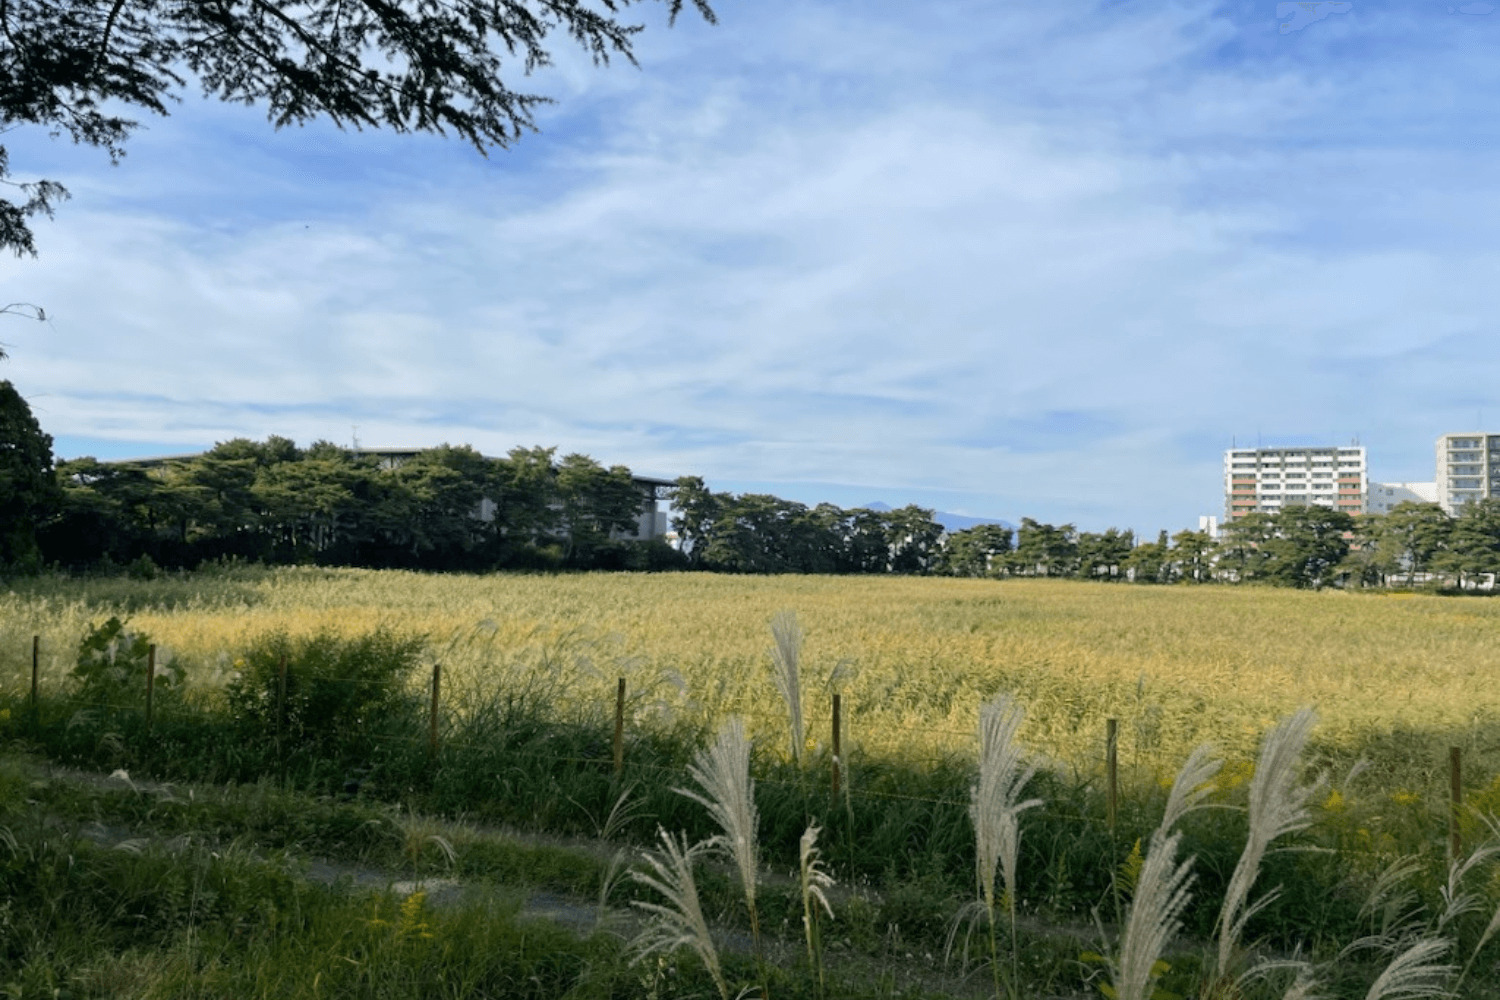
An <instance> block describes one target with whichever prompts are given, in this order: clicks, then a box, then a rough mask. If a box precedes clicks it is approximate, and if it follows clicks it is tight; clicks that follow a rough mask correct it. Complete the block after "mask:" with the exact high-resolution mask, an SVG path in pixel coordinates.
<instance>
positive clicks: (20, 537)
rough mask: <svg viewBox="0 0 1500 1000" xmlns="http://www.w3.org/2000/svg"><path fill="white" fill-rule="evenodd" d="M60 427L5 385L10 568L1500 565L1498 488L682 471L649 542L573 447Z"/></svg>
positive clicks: (823, 569)
mask: <svg viewBox="0 0 1500 1000" xmlns="http://www.w3.org/2000/svg"><path fill="white" fill-rule="evenodd" d="M51 448H52V439H51V438H50V437H49V436H48V435H47V434H45V433H43V432H42V430H41V427H40V426H39V425H38V424H37V422H36V419H35V418H34V417H33V415H32V414H31V411H30V408H29V407H28V406H27V405H26V403H25V400H24V399H22V398H21V396H20V395H19V394H18V393H17V392H16V391H15V389H14V388H13V387H12V386H11V384H10V383H9V382H4V381H0V570H5V571H7V572H17V571H26V570H35V569H39V568H41V567H44V566H57V567H60V568H64V569H73V570H78V569H87V568H94V567H100V566H103V567H108V566H111V565H114V566H136V567H139V568H141V569H143V570H145V571H150V569H151V568H152V567H184V568H191V567H194V566H197V565H198V564H200V563H202V562H204V561H205V560H214V559H226V558H237V559H244V560H247V561H258V562H265V563H273V564H279V563H316V564H322V565H342V566H368V567H407V568H418V569H432V570H467V571H483V570H491V569H505V568H537V569H569V568H575V569H673V568H688V569H703V570H713V571H718V572H727V573H897V574H927V575H948V576H968V577H1069V578H1077V579H1086V580H1101V581H1120V582H1127V581H1128V582H1134V583H1160V584H1165V583H1177V582H1187V583H1265V584H1274V585H1282V586H1291V587H1304V588H1319V587H1325V586H1388V585H1392V584H1407V585H1409V584H1436V585H1439V586H1443V585H1452V586H1458V587H1463V586H1465V585H1473V584H1475V583H1477V582H1480V581H1485V582H1486V583H1487V582H1488V581H1487V580H1486V578H1487V577H1488V576H1489V575H1490V574H1500V499H1493V500H1482V501H1479V502H1477V503H1471V504H1468V505H1466V506H1465V507H1463V508H1462V509H1461V510H1460V512H1459V513H1458V514H1457V515H1454V516H1450V515H1448V514H1447V513H1445V512H1444V511H1443V509H1442V508H1441V507H1439V506H1438V505H1437V504H1421V503H1405V504H1402V505H1400V506H1399V507H1397V508H1395V510H1393V511H1391V512H1390V513H1389V514H1384V515H1359V516H1351V515H1349V514H1347V513H1345V512H1343V511H1337V510H1330V509H1328V508H1324V507H1318V506H1305V507H1289V508H1287V509H1285V510H1282V511H1280V512H1278V513H1254V514H1250V515H1247V516H1245V517H1242V518H1239V519H1237V520H1234V521H1231V522H1229V523H1228V524H1226V525H1225V526H1224V529H1223V531H1222V532H1221V534H1220V536H1219V537H1218V538H1214V537H1211V536H1210V535H1209V534H1208V533H1207V532H1202V531H1180V532H1178V533H1177V534H1175V535H1172V536H1170V537H1169V536H1168V533H1167V532H1165V531H1162V532H1161V533H1160V534H1159V535H1158V536H1157V538H1156V540H1155V541H1152V542H1139V543H1138V541H1137V539H1136V537H1135V535H1134V534H1133V532H1131V531H1129V530H1120V529H1115V528H1110V529H1107V530H1105V531H1102V532H1090V531H1079V530H1077V529H1076V528H1075V526H1073V525H1071V524H1063V525H1052V524H1046V523H1042V522H1039V521H1035V520H1033V519H1031V518H1022V519H1021V524H1020V527H1019V528H1017V529H1015V530H1012V529H1011V528H1009V527H1006V526H1004V525H999V524H983V525H978V526H976V527H973V528H968V529H965V530H962V531H953V532H948V531H945V530H944V528H943V527H942V525H941V524H939V523H938V522H937V521H935V520H934V518H933V511H931V510H929V509H927V508H924V507H919V506H915V505H908V506H906V507H902V508H900V509H898V510H871V509H866V508H853V509H845V508H841V507H838V506H835V505H834V504H827V503H824V504H818V505H816V506H811V507H809V506H807V505H806V504H801V503H797V502H795V501H790V500H783V499H782V498H780V497H776V496H772V495H769V494H761V493H744V494H734V493H726V492H715V491H713V490H710V489H709V488H708V486H707V485H706V484H705V483H704V481H703V479H701V478H700V477H697V476H684V477H682V478H680V479H678V480H676V482H675V484H674V485H673V486H672V487H671V488H670V489H669V490H667V491H665V492H666V496H665V497H664V498H663V499H668V500H670V502H671V504H672V506H673V507H674V508H675V509H676V515H675V516H674V518H673V520H672V527H673V529H674V530H675V531H676V533H677V544H676V546H675V547H672V546H669V545H667V544H666V543H665V542H663V541H661V540H660V539H650V538H642V537H636V536H635V534H634V533H635V531H636V529H637V526H638V524H639V518H640V516H641V513H642V509H643V505H644V502H645V500H646V499H647V497H646V494H645V492H644V487H643V486H642V485H641V484H640V483H638V482H636V481H635V480H634V478H633V477H632V475H631V472H630V470H629V469H628V468H626V467H625V466H623V465H613V466H609V467H605V466H603V465H601V464H599V463H598V462H596V461H594V459H592V458H590V457H588V456H586V455H579V454H571V455H565V456H562V457H561V458H559V457H558V456H557V450H556V449H555V448H541V447H534V448H515V449H512V450H511V451H510V452H509V453H508V454H507V455H506V456H505V457H503V458H488V457H486V456H483V455H481V454H479V453H478V452H477V451H475V450H474V449H472V448H469V447H466V446H465V447H454V446H449V445H443V446H441V447H438V448H432V449H428V450H426V451H422V452H419V453H417V454H415V455H412V456H410V457H407V458H404V459H403V460H401V461H399V462H388V461H383V460H382V459H381V458H380V457H379V456H376V455H371V454H366V453H361V452H356V451H352V450H350V449H346V448H342V447H340V446H338V445H335V444H330V443H328V442H326V441H322V442H317V443H315V444H313V445H311V446H309V447H307V448H299V447H298V446H297V445H296V444H295V443H294V442H292V441H290V440H288V439H286V438H281V437H270V438H267V439H266V440H265V441H263V442H256V441H251V440H247V439H243V438H238V439H235V440H232V441H226V442H222V443H220V444H217V445H215V446H214V447H213V448H212V449H210V450H209V451H207V452H204V453H203V454H201V455H196V456H192V457H187V458H182V459H175V460H169V461H164V462H160V463H153V464H151V465H149V466H148V465H142V464H138V463H115V462H100V461H97V460H95V459H93V458H80V459H75V460H71V461H63V462H57V463H55V464H54V461H53V457H52V450H51Z"/></svg>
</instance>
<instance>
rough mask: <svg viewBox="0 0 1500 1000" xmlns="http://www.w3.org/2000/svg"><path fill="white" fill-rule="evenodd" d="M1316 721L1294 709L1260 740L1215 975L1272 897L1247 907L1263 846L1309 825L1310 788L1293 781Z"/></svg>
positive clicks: (1222, 912) (1309, 712)
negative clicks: (1245, 833)
mask: <svg viewBox="0 0 1500 1000" xmlns="http://www.w3.org/2000/svg"><path fill="white" fill-rule="evenodd" d="M1316 722H1317V715H1316V714H1315V713H1314V712H1313V710H1312V709H1310V708H1301V709H1298V710H1297V712H1296V713H1295V714H1294V715H1292V716H1291V718H1289V719H1286V720H1285V721H1283V722H1282V723H1280V724H1279V725H1277V726H1276V728H1274V729H1272V730H1271V731H1270V732H1269V733H1267V734H1266V737H1265V739H1264V740H1263V741H1262V743H1261V748H1260V757H1259V758H1258V759H1257V760H1256V762H1255V776H1254V777H1253V778H1252V779H1251V780H1250V821H1249V834H1248V836H1247V837H1246V839H1245V849H1244V851H1243V852H1241V854H1240V860H1239V863H1238V864H1236V865H1235V867H1234V874H1233V875H1231V876H1230V878H1229V887H1228V888H1227V889H1226V890H1225V893H1224V906H1223V908H1222V909H1221V910H1220V911H1219V922H1218V927H1219V951H1218V974H1219V975H1220V976H1225V975H1227V974H1228V971H1229V963H1230V959H1231V958H1233V956H1234V949H1235V947H1236V946H1237V945H1238V944H1239V941H1240V937H1241V935H1242V934H1243V933H1244V930H1245V925H1246V924H1247V923H1248V922H1249V920H1250V918H1251V917H1253V916H1254V915H1255V914H1256V913H1258V912H1259V911H1260V910H1261V908H1262V907H1264V906H1266V905H1267V904H1268V903H1270V902H1271V901H1272V900H1274V899H1275V898H1276V895H1277V890H1274V889H1273V890H1272V891H1271V892H1269V893H1267V894H1266V895H1264V896H1262V897H1261V898H1260V899H1259V900H1258V901H1257V902H1256V903H1254V904H1253V905H1247V904H1248V900H1249V898H1250V887H1251V886H1253V885H1254V884H1255V877H1256V875H1258V874H1259V873H1260V864H1261V861H1262V860H1263V859H1264V858H1265V856H1266V850H1267V848H1269V847H1270V845H1271V842H1272V841H1273V840H1275V839H1276V838H1278V837H1281V836H1284V835H1286V834H1289V833H1295V832H1297V831H1298V830H1304V829H1306V828H1307V827H1308V826H1309V825H1310V824H1311V823H1312V816H1311V813H1310V812H1309V811H1308V808H1307V803H1308V799H1309V798H1310V797H1311V796H1312V792H1313V787H1312V786H1308V785H1299V784H1298V783H1297V766H1298V763H1299V761H1300V758H1301V756H1302V750H1303V748H1304V747H1305V746H1306V745H1307V737H1308V734H1309V733H1311V732H1312V727H1313V725H1314V724H1315V723H1316Z"/></svg>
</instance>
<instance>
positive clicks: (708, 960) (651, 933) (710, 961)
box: [630, 829, 729, 1000]
mask: <svg viewBox="0 0 1500 1000" xmlns="http://www.w3.org/2000/svg"><path fill="white" fill-rule="evenodd" d="M657 836H658V838H659V839H660V842H661V848H660V850H658V851H647V852H645V853H644V854H643V855H642V856H643V857H644V859H645V861H646V864H648V865H650V866H651V870H650V871H649V872H643V871H640V870H639V869H633V870H632V871H631V872H630V877H631V879H632V880H634V881H635V882H638V883H640V884H641V885H644V886H645V887H646V888H648V889H650V890H652V891H653V892H655V893H657V894H658V895H660V896H661V897H662V898H663V899H665V900H666V903H653V902H650V901H648V900H639V899H638V900H633V901H632V903H631V905H633V906H635V907H636V908H637V909H639V910H640V911H642V912H643V913H645V914H647V915H648V916H649V917H650V918H651V919H650V920H649V921H648V922H647V923H646V926H645V927H643V928H642V929H641V932H640V934H638V935H637V936H636V938H635V940H634V942H633V945H632V947H633V949H634V951H635V961H637V962H638V961H640V960H641V959H644V958H646V957H648V956H650V955H656V954H661V955H669V954H671V953H672V952H675V951H677V950H678V949H679V948H689V949H691V950H692V951H693V953H694V954H696V955H697V956H698V958H699V960H700V961H701V962H702V963H703V967H704V968H705V969H707V970H708V974H709V975H710V976H712V977H713V980H714V985H715V986H717V987H718V989H719V997H720V1000H729V984H728V983H727V982H725V980H724V969H723V966H722V965H721V964H720V962H719V950H718V948H717V947H715V945H714V939H713V935H712V934H710V933H709V929H708V920H707V919H706V918H705V917H704V915H703V904H702V903H701V902H700V900H699V898H698V883H697V881H696V880H695V879H694V877H693V865H694V864H695V863H696V861H697V859H698V857H699V855H701V854H703V853H704V852H705V851H707V850H708V849H709V843H708V842H706V841H705V842H703V843H699V844H693V845H692V846H689V845H688V842H687V837H686V835H684V836H682V837H681V839H680V840H679V838H677V837H673V836H672V835H671V834H670V833H668V832H667V831H665V830H662V829H658V830H657Z"/></svg>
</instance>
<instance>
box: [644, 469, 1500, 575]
mask: <svg viewBox="0 0 1500 1000" xmlns="http://www.w3.org/2000/svg"><path fill="white" fill-rule="evenodd" d="M673 495H674V504H675V506H676V507H677V508H678V510H679V512H680V513H679V516H678V517H677V519H676V520H675V521H674V524H675V525H676V526H677V530H678V533H679V536H680V539H681V545H682V548H683V550H684V552H685V554H686V557H687V562H688V564H689V565H691V566H695V567H698V568H701V569H710V570H718V571H722V572H745V573H927V574H943V575H950V576H972V577H979V576H987V577H1065V578H1074V579H1085V580H1100V581H1117V582H1133V583H1157V584H1166V583H1181V582H1185V583H1262V584H1272V585H1280V586H1289V587H1300V588H1310V589H1317V588H1321V587H1326V586H1356V587H1358V586H1366V587H1368V586H1390V585H1410V584H1436V585H1439V586H1444V585H1452V586H1457V587H1463V586H1465V585H1474V584H1478V583H1480V582H1482V581H1484V580H1485V578H1486V577H1487V576H1488V575H1490V574H1497V575H1500V499H1493V500H1481V501H1479V502H1477V503H1471V504H1468V505H1466V506H1465V507H1463V508H1462V509H1461V510H1460V512H1459V513H1458V514H1457V515H1456V516H1450V515H1448V514H1447V513H1445V512H1444V510H1443V509H1442V507H1440V506H1438V505H1437V504H1432V503H1404V504H1401V505H1400V506H1398V507H1396V508H1395V509H1394V510H1392V511H1391V512H1390V513H1389V514H1382V515H1373V514H1371V515H1357V516H1356V515H1350V514H1348V513H1346V512H1344V511H1338V510H1331V509H1329V508H1326V507H1320V506H1315V505H1309V506H1297V507H1288V508H1286V509H1285V510H1282V511H1280V512H1276V513H1264V512H1257V513H1253V514H1249V515H1247V516H1245V517H1242V518H1239V519H1237V520H1234V521H1231V522H1229V523H1228V524H1226V525H1224V528H1223V530H1222V532H1220V534H1219V537H1217V538H1215V537H1214V536H1212V535H1210V534H1209V533H1208V532H1206V531H1191V530H1186V531H1179V532H1177V533H1176V534H1175V535H1171V536H1169V535H1168V533H1167V532H1166V531H1162V532H1160V533H1159V534H1158V535H1157V537H1156V540H1155V541H1151V542H1138V540H1137V539H1136V537H1135V534H1134V532H1132V531H1130V530H1121V529H1118V528H1108V529H1106V530H1104V531H1099V532H1092V531H1079V530H1078V529H1077V528H1076V527H1075V526H1074V525H1071V524H1063V525H1053V524H1046V523H1043V522H1040V521H1035V520H1033V519H1031V518H1029V517H1025V518H1022V519H1021V524H1020V526H1019V527H1018V528H1017V529H1015V530H1014V531H1013V530H1011V529H1010V528H1008V527H1005V526H1003V525H998V524H984V525H978V526H976V527H973V528H967V529H964V530H962V531H954V532H945V531H944V530H943V528H942V526H941V525H939V524H938V523H936V522H935V521H934V520H933V519H932V514H933V512H932V511H930V510H927V509H925V508H922V507H916V506H908V507H903V508H901V509H900V510H894V511H874V510H865V509H854V510H843V509H840V508H838V507H836V506H834V505H832V504H819V505H817V506H815V507H808V506H806V505H804V504H800V503H795V502H792V501H787V500H782V499H780V498H778V497H774V496H769V495H765V494H743V495H738V496H736V495H734V494H730V493H714V492H711V491H710V490H708V489H707V488H706V487H705V485H704V483H703V480H701V479H699V478H697V477H685V478H683V479H679V480H678V481H677V486H676V489H675V490H674V491H673Z"/></svg>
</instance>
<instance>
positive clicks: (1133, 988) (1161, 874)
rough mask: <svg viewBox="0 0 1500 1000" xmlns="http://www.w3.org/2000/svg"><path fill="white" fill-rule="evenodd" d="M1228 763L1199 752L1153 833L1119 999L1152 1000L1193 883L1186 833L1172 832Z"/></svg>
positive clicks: (1204, 749) (1135, 899)
mask: <svg viewBox="0 0 1500 1000" xmlns="http://www.w3.org/2000/svg"><path fill="white" fill-rule="evenodd" d="M1223 763H1224V762H1223V761H1221V760H1217V759H1215V758H1214V757H1213V756H1212V752H1211V750H1210V749H1209V747H1208V746H1206V745H1205V746H1200V747H1198V748H1197V749H1195V750H1194V751H1193V752H1192V754H1190V755H1189V756H1188V759H1187V760H1186V761H1185V762H1184V763H1183V765H1182V768H1181V769H1180V770H1179V771H1178V772H1177V780H1176V781H1174V782H1173V783H1172V792H1171V794H1170V795H1168V796H1167V808H1166V812H1165V814H1164V815H1163V816H1162V821H1161V825H1160V826H1159V827H1157V828H1156V831H1155V832H1154V833H1152V834H1151V849H1150V851H1149V853H1148V854H1147V855H1146V861H1145V863H1144V864H1143V865H1142V866H1141V871H1140V874H1139V875H1138V876H1137V878H1136V885H1135V892H1134V893H1133V895H1132V897H1131V903H1130V914H1129V915H1128V916H1127V917H1126V918H1125V928H1124V930H1123V932H1122V933H1121V935H1120V955H1119V959H1118V961H1116V962H1115V964H1114V968H1113V973H1114V975H1113V980H1114V982H1113V985H1114V988H1115V995H1116V996H1117V997H1118V998H1119V1000H1147V998H1148V997H1149V996H1150V995H1151V985H1152V983H1153V982H1154V981H1155V979H1156V976H1155V975H1154V970H1155V968H1156V963H1157V960H1158V959H1160V958H1161V955H1162V952H1163V951H1165V950H1166V947H1167V943H1168V942H1170V941H1171V940H1172V938H1173V937H1174V936H1175V935H1176V934H1177V933H1178V932H1179V931H1180V930H1181V929H1182V912H1183V910H1184V909H1185V908H1186V907H1187V904H1188V899H1189V898H1190V893H1189V892H1188V886H1189V885H1190V884H1191V882H1192V876H1191V875H1190V874H1189V873H1190V871H1191V870H1192V867H1193V859H1192V858H1188V859H1187V860H1186V861H1184V862H1182V864H1180V865H1179V864H1177V845H1178V844H1179V843H1180V842H1181V840H1182V835H1181V834H1174V833H1173V832H1172V828H1173V827H1174V826H1176V825H1177V823H1178V821H1179V820H1181V819H1182V817H1184V816H1186V815H1187V814H1188V813H1190V812H1192V811H1193V810H1194V809H1197V808H1199V807H1200V806H1201V805H1202V802H1203V800H1204V799H1205V798H1207V797H1208V795H1209V794H1210V792H1212V790H1213V789H1212V786H1211V785H1210V784H1209V782H1210V781H1212V780H1213V777H1214V775H1216V774H1218V773H1219V768H1220V767H1221V766H1223Z"/></svg>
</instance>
